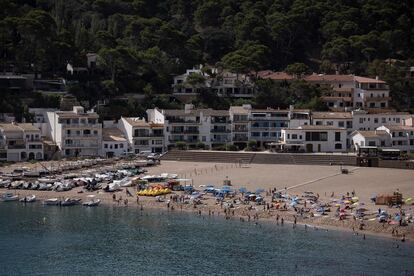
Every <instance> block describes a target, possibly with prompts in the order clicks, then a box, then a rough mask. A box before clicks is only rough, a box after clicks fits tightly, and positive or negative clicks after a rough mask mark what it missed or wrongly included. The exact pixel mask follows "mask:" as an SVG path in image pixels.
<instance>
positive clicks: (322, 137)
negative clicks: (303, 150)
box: [305, 132, 328, 141]
mask: <svg viewBox="0 0 414 276" xmlns="http://www.w3.org/2000/svg"><path fill="white" fill-rule="evenodd" d="M305 139H306V141H328V133H327V132H306V136H305Z"/></svg>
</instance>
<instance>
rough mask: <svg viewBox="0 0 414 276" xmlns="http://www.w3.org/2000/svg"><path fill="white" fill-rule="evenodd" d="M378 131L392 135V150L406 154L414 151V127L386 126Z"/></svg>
mask: <svg viewBox="0 0 414 276" xmlns="http://www.w3.org/2000/svg"><path fill="white" fill-rule="evenodd" d="M377 131H385V132H386V133H388V134H389V135H390V140H391V146H392V148H396V149H399V150H401V151H406V152H410V151H413V150H414V126H410V125H399V126H398V125H385V126H381V127H379V128H377Z"/></svg>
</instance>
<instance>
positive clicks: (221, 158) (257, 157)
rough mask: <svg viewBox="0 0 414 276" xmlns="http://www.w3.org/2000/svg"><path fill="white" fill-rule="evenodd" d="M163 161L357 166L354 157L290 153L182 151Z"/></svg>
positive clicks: (170, 155) (174, 151) (169, 153)
mask: <svg viewBox="0 0 414 276" xmlns="http://www.w3.org/2000/svg"><path fill="white" fill-rule="evenodd" d="M161 159H162V160H174V161H190V162H191V161H193V162H216V163H243V164H250V163H252V164H291V165H294V164H303V165H339V164H344V165H353V166H355V165H356V157H355V156H353V155H340V154H338V155H336V154H290V153H253V152H225V151H180V150H171V151H169V152H167V153H166V154H165V155H163V156H162V158H161Z"/></svg>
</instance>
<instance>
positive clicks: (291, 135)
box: [279, 125, 347, 152]
mask: <svg viewBox="0 0 414 276" xmlns="http://www.w3.org/2000/svg"><path fill="white" fill-rule="evenodd" d="M346 137H347V135H346V129H345V128H338V127H334V126H310V125H308V126H300V127H298V128H286V129H282V138H281V141H280V143H279V144H280V146H281V149H282V150H286V151H302V152H342V151H346Z"/></svg>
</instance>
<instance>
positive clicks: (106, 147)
mask: <svg viewBox="0 0 414 276" xmlns="http://www.w3.org/2000/svg"><path fill="white" fill-rule="evenodd" d="M127 152H128V141H127V139H126V138H125V136H124V134H123V133H122V131H121V130H120V129H118V128H115V127H105V128H103V129H102V156H104V157H108V158H111V157H120V156H125V155H126V153H127Z"/></svg>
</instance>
